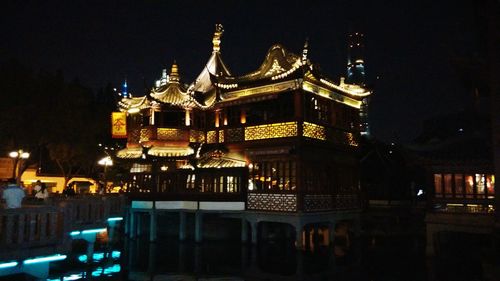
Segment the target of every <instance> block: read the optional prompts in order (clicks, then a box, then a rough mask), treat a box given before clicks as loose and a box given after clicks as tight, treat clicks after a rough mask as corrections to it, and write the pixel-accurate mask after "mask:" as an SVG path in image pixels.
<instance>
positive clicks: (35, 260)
mask: <svg viewBox="0 0 500 281" xmlns="http://www.w3.org/2000/svg"><path fill="white" fill-rule="evenodd" d="M64 259H66V255H60V254H57V255H53V256H47V257H40V258H33V259H27V260H25V261H23V264H34V263H40V262H50V261H60V260H64Z"/></svg>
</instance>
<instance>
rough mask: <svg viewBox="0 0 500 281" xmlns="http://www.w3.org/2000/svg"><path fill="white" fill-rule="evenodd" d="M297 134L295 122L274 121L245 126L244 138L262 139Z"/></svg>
mask: <svg viewBox="0 0 500 281" xmlns="http://www.w3.org/2000/svg"><path fill="white" fill-rule="evenodd" d="M295 136H297V122H286V123H274V124H268V125H260V126H250V127H246V128H245V140H262V139H274V138H286V137H295Z"/></svg>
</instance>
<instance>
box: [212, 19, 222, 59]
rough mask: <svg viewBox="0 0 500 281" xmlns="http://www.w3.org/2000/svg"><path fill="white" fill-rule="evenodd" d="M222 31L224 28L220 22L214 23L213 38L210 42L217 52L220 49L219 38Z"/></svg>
mask: <svg viewBox="0 0 500 281" xmlns="http://www.w3.org/2000/svg"><path fill="white" fill-rule="evenodd" d="M223 32H224V29H223V28H222V24H220V23H218V24H216V25H215V32H214V39H212V43H213V45H214V49H213V50H214V52H217V53H218V52H219V51H220V42H221V40H220V38H221V36H222V33H223Z"/></svg>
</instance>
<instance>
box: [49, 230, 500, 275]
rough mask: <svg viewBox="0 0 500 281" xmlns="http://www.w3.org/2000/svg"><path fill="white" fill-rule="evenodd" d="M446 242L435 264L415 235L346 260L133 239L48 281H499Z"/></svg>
mask: <svg viewBox="0 0 500 281" xmlns="http://www.w3.org/2000/svg"><path fill="white" fill-rule="evenodd" d="M478 239H479V238H478ZM447 241H448V245H446V243H445V244H444V246H443V247H442V248H443V249H442V251H443V253H442V254H441V255H440V256H439V257H437V258H433V259H432V260H430V259H428V258H426V257H425V253H424V249H425V242H424V239H423V237H417V236H414V235H399V236H390V237H388V236H385V237H375V238H374V237H361V238H357V239H353V240H352V242H351V243H350V244H351V246H350V247H349V248H348V249H347V250H346V252H345V255H343V256H336V255H335V254H334V253H336V251H335V249H334V248H332V247H327V246H318V247H315V248H313V249H308V250H306V251H296V250H295V249H294V247H293V244H292V242H291V241H279V242H278V241H277V242H266V243H261V244H260V245H259V246H245V245H241V244H240V243H238V242H237V241H230V242H220V241H205V242H204V243H202V244H196V243H194V242H183V243H181V242H178V241H177V240H176V239H175V238H174V237H160V238H159V239H158V242H156V243H150V242H149V241H147V239H146V238H144V239H141V238H139V239H137V240H128V239H127V240H123V241H118V242H117V243H115V244H113V245H109V244H107V245H106V244H102V245H98V246H97V247H96V251H95V252H96V254H95V255H94V259H96V261H95V262H93V263H90V264H89V263H87V262H86V261H85V258H84V255H82V249H80V250H79V249H78V247H75V252H78V251H80V253H76V254H75V255H73V256H71V257H69V258H68V259H67V260H66V261H63V262H58V263H54V266H53V267H52V268H51V274H50V278H49V279H48V280H335V281H343V280H353V281H357V280H360V281H361V280H363V281H364V280H366V281H392V280H394V281H424V280H443V281H447V280H450V281H462V280H463V281H468V280H471V281H472V280H498V279H494V278H487V277H485V276H484V274H483V269H482V267H481V264H482V261H481V257H480V256H479V253H478V250H477V249H478V247H476V246H477V245H474V244H472V246H474V247H471V245H468V246H467V245H465V244H467V243H465V242H464V241H453V239H448V240H447ZM467 241H468V240H467ZM456 243H458V245H461V246H460V247H456V245H457V244H456Z"/></svg>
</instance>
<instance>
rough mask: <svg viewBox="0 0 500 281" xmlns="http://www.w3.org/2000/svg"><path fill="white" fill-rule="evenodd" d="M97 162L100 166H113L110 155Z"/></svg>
mask: <svg viewBox="0 0 500 281" xmlns="http://www.w3.org/2000/svg"><path fill="white" fill-rule="evenodd" d="M97 164H99V165H102V166H113V160H112V159H111V157H109V156H106V157H104V158H102V159H101V160H99V161H97Z"/></svg>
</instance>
